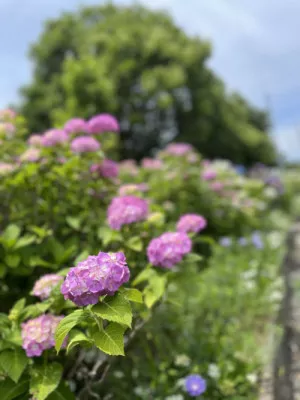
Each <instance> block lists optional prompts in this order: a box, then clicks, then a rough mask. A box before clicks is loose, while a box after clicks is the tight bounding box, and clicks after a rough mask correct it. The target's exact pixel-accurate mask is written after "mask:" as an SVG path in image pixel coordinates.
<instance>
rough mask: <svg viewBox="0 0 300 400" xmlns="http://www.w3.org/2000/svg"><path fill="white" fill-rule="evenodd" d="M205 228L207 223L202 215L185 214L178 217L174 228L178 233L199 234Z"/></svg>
mask: <svg viewBox="0 0 300 400" xmlns="http://www.w3.org/2000/svg"><path fill="white" fill-rule="evenodd" d="M206 226H207V221H206V219H205V218H204V217H202V215H198V214H185V215H182V217H180V219H179V221H178V222H177V225H176V228H177V231H178V232H195V233H197V232H200V231H202V230H203V229H204V228H205V227H206Z"/></svg>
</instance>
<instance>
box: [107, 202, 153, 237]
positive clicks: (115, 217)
mask: <svg viewBox="0 0 300 400" xmlns="http://www.w3.org/2000/svg"><path fill="white" fill-rule="evenodd" d="M148 213H149V207H148V202H147V201H146V200H144V199H141V198H139V197H136V196H124V197H115V198H114V199H113V200H112V202H111V203H110V205H109V207H108V212H107V219H108V224H109V226H110V227H111V228H112V229H116V230H119V229H121V227H122V226H123V225H127V224H132V223H134V222H139V221H144V220H145V219H146V218H147V217H148Z"/></svg>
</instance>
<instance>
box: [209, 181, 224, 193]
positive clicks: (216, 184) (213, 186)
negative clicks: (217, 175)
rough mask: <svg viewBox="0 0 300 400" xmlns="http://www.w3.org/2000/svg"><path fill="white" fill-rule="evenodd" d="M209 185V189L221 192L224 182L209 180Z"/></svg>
mask: <svg viewBox="0 0 300 400" xmlns="http://www.w3.org/2000/svg"><path fill="white" fill-rule="evenodd" d="M209 187H210V188H211V190H213V191H214V192H216V193H217V192H221V191H222V190H223V189H224V184H223V183H222V182H219V181H216V182H211V184H210V185H209Z"/></svg>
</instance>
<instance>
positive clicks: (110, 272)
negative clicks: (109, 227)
mask: <svg viewBox="0 0 300 400" xmlns="http://www.w3.org/2000/svg"><path fill="white" fill-rule="evenodd" d="M129 277H130V272H129V268H128V266H127V264H126V257H125V255H124V253H122V252H118V253H103V252H100V253H99V254H98V255H97V256H89V257H88V258H87V259H86V260H84V261H82V262H79V263H78V264H77V266H76V267H74V268H71V269H70V271H69V272H68V274H67V276H66V279H65V281H64V283H63V284H62V286H61V293H62V294H63V295H64V298H65V299H69V300H71V301H73V303H75V304H76V305H77V306H87V305H89V304H96V303H97V302H98V300H99V297H100V296H103V295H113V294H114V293H115V292H116V291H117V290H118V289H119V287H120V286H121V285H123V284H124V283H125V282H127V281H128V280H129Z"/></svg>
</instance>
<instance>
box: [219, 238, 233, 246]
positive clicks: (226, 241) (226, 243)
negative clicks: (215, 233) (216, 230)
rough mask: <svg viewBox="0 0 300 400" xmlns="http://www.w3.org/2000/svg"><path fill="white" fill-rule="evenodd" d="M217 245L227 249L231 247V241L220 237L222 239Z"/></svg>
mask: <svg viewBox="0 0 300 400" xmlns="http://www.w3.org/2000/svg"><path fill="white" fill-rule="evenodd" d="M219 243H220V245H221V246H222V247H229V246H231V243H232V240H231V238H230V237H225V236H224V237H222V238H221V239H220V241H219Z"/></svg>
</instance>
